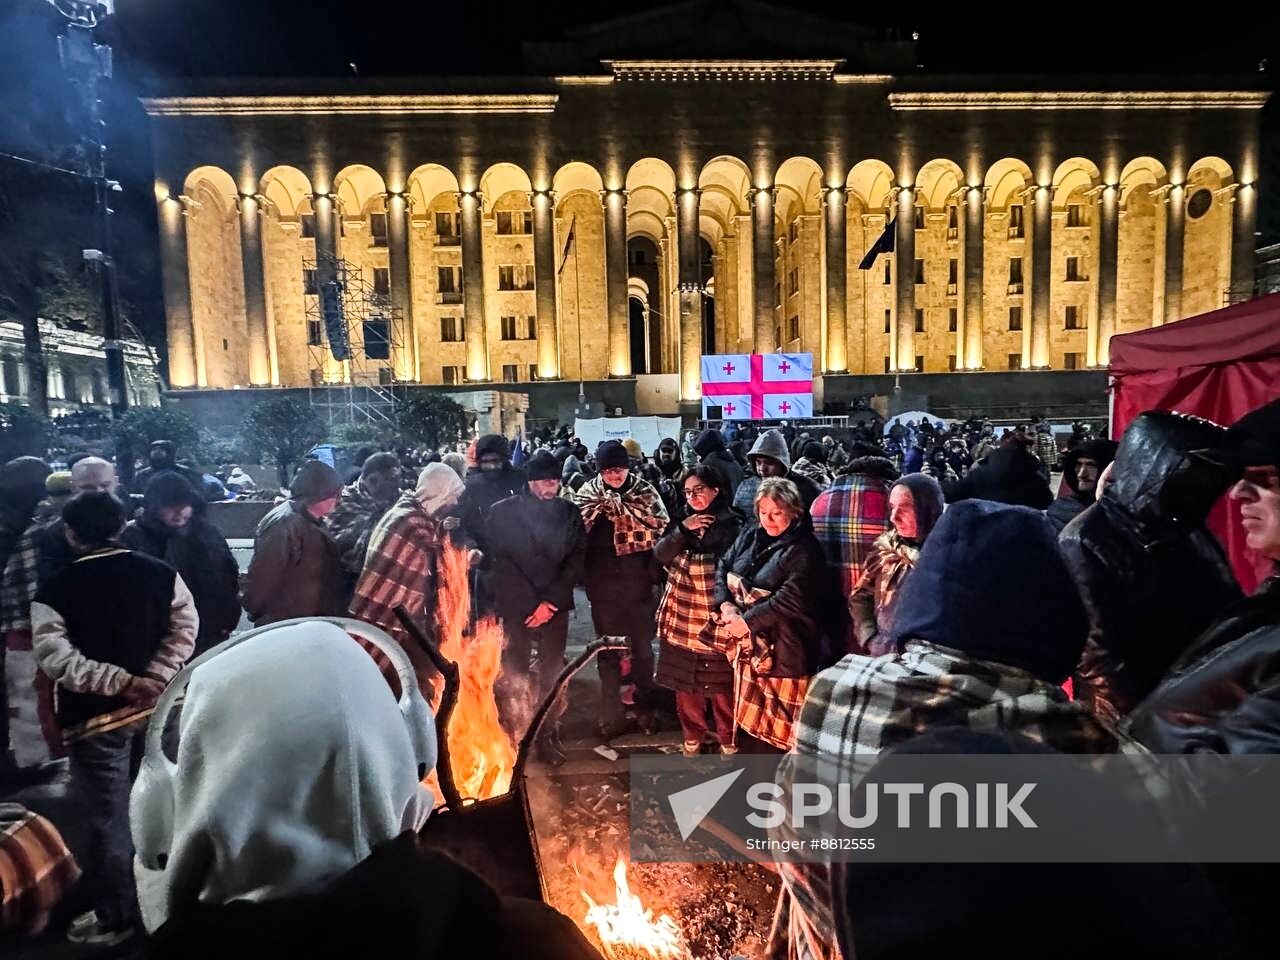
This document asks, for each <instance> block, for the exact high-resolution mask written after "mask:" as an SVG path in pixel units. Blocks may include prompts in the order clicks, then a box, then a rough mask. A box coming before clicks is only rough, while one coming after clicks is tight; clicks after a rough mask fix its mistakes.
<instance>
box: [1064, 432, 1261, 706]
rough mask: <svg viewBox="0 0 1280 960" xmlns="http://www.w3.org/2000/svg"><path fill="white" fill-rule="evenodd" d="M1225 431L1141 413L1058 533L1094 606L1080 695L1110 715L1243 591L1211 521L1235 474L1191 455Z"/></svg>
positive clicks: (1150, 686) (1138, 694)
mask: <svg viewBox="0 0 1280 960" xmlns="http://www.w3.org/2000/svg"><path fill="white" fill-rule="evenodd" d="M1225 435H1226V430H1225V429H1224V428H1223V427H1220V426H1218V425H1216V424H1213V423H1210V422H1209V421H1207V420H1199V419H1197V418H1194V417H1186V416H1181V415H1179V414H1172V413H1144V414H1142V415H1141V416H1140V417H1138V418H1137V419H1136V420H1134V422H1133V423H1132V424H1130V426H1129V429H1128V430H1126V431H1125V434H1124V437H1123V438H1122V439H1121V441H1120V447H1119V450H1118V451H1117V453H1116V459H1115V466H1114V468H1113V476H1112V478H1111V481H1110V482H1109V483H1108V484H1107V486H1106V488H1105V490H1104V491H1103V495H1102V498H1101V499H1100V500H1098V502H1097V503H1095V504H1094V505H1093V506H1092V507H1090V508H1088V509H1087V510H1085V511H1084V512H1083V513H1082V514H1080V516H1078V517H1076V518H1075V519H1074V520H1072V521H1071V522H1070V523H1069V524H1067V526H1066V528H1065V529H1064V530H1063V531H1062V534H1061V536H1060V538H1059V543H1060V545H1061V547H1062V550H1063V553H1064V554H1065V555H1066V558H1067V565H1068V566H1069V567H1070V569H1071V573H1072V576H1074V577H1075V579H1076V582H1077V583H1078V584H1079V586H1080V589H1081V591H1082V593H1083V595H1084V601H1085V607H1086V609H1087V610H1088V612H1089V642H1088V643H1087V644H1086V646H1085V652H1084V655H1083V657H1082V658H1081V662H1080V667H1079V669H1078V671H1077V673H1076V680H1075V693H1076V697H1077V698H1078V699H1081V700H1084V701H1085V702H1086V703H1088V704H1089V705H1090V706H1091V707H1092V708H1093V710H1094V711H1095V712H1096V713H1098V715H1099V716H1101V717H1103V718H1104V719H1108V720H1112V721H1114V720H1115V719H1116V718H1117V717H1119V716H1123V715H1125V714H1127V713H1129V711H1131V710H1132V709H1133V708H1134V706H1136V705H1137V703H1138V702H1139V701H1141V700H1142V699H1143V698H1144V697H1146V696H1147V695H1148V694H1149V693H1151V691H1152V690H1154V689H1155V687H1156V684H1158V683H1159V682H1160V680H1161V679H1162V678H1163V677H1164V675H1165V674H1166V673H1167V672H1168V670H1169V668H1170V667H1171V666H1172V665H1173V664H1174V662H1175V661H1176V660H1177V659H1178V657H1179V655H1180V654H1182V652H1183V651H1184V650H1185V649H1186V648H1187V646H1188V645H1189V644H1190V643H1191V641H1192V640H1194V639H1195V638H1196V637H1197V636H1199V635H1200V633H1201V632H1202V631H1203V630H1204V629H1205V628H1206V627H1208V626H1209V624H1211V623H1212V622H1214V621H1215V620H1216V619H1217V618H1218V617H1219V616H1221V614H1222V613H1223V611H1224V610H1225V609H1226V608H1227V607H1228V606H1229V605H1231V604H1232V603H1234V602H1235V601H1237V600H1239V599H1240V597H1241V592H1240V587H1239V585H1238V584H1237V583H1236V580H1235V577H1234V576H1233V575H1232V573H1231V567H1230V565H1229V563H1228V562H1227V557H1226V554H1225V553H1224V552H1223V549H1222V546H1221V545H1220V544H1219V543H1218V540H1217V538H1216V537H1214V535H1213V534H1212V533H1210V532H1209V529H1208V528H1207V527H1206V526H1205V518H1206V517H1207V516H1208V514H1209V510H1210V509H1211V508H1212V507H1213V505H1214V503H1216V502H1217V500H1218V499H1219V498H1220V497H1221V496H1222V494H1223V493H1224V492H1226V489H1227V486H1228V485H1229V483H1230V481H1231V476H1230V474H1229V473H1228V472H1227V471H1226V470H1224V468H1222V467H1218V466H1215V465H1213V464H1211V463H1209V462H1208V461H1206V460H1202V459H1200V458H1198V457H1193V456H1191V455H1190V452H1191V451H1193V450H1199V449H1203V448H1206V447H1214V446H1220V445H1221V444H1222V442H1223V437H1224V436H1225Z"/></svg>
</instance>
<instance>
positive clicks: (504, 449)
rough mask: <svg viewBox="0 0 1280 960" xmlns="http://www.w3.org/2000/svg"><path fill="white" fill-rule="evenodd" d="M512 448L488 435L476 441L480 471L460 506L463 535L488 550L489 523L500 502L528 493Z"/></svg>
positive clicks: (469, 481) (472, 473)
mask: <svg viewBox="0 0 1280 960" xmlns="http://www.w3.org/2000/svg"><path fill="white" fill-rule="evenodd" d="M510 457H511V447H510V445H509V444H508V443H507V440H506V438H505V437H503V436H502V435H501V434H497V433H487V434H485V435H484V436H483V437H481V438H480V439H479V440H477V441H476V467H475V469H474V470H472V471H470V472H469V473H468V474H467V489H466V490H464V491H463V493H462V500H461V501H459V503H458V517H459V519H460V520H461V521H462V531H463V533H464V534H466V536H467V537H468V538H469V539H470V540H471V541H472V542H473V543H475V545H476V546H477V547H479V548H480V549H481V550H484V549H485V540H484V535H485V521H487V520H488V518H489V511H490V510H491V509H493V505H494V504H495V503H497V502H498V501H499V500H505V499H507V498H508V497H514V496H515V495H516V494H519V493H524V492H525V491H526V490H527V489H528V488H527V487H526V486H525V482H524V474H523V473H521V472H520V471H519V470H517V469H516V468H515V467H513V466H512V465H511V459H510Z"/></svg>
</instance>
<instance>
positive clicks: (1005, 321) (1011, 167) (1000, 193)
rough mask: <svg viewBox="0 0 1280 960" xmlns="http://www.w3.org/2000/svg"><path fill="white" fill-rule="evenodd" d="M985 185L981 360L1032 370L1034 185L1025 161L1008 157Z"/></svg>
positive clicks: (993, 168) (995, 166)
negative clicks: (1031, 270)
mask: <svg viewBox="0 0 1280 960" xmlns="http://www.w3.org/2000/svg"><path fill="white" fill-rule="evenodd" d="M983 185H984V187H985V190H986V198H987V203H986V216H985V218H984V219H985V221H986V222H985V223H984V236H983V244H982V248H983V291H982V292H983V305H984V309H983V318H982V356H983V358H984V363H985V365H986V367H987V369H989V370H1006V369H1019V370H1020V369H1022V368H1024V367H1029V366H1030V365H1031V274H1030V271H1029V269H1028V268H1029V265H1030V262H1031V244H1030V237H1031V218H1032V203H1031V199H1032V198H1031V196H1030V190H1032V189H1033V188H1034V186H1035V179H1034V178H1033V177H1032V175H1031V168H1030V167H1029V166H1028V165H1027V164H1026V162H1025V161H1023V160H1020V159H1017V158H1014V157H1004V158H1002V159H1000V160H997V161H996V162H995V163H993V164H992V165H991V167H990V168H988V170H987V174H986V177H985V178H984V180H983ZM1015 326H1016V327H1017V329H1014V327H1015Z"/></svg>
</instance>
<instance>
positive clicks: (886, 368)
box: [884, 355, 889, 373]
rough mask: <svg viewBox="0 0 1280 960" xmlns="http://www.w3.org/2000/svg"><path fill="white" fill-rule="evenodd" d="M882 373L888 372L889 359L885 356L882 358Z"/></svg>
mask: <svg viewBox="0 0 1280 960" xmlns="http://www.w3.org/2000/svg"><path fill="white" fill-rule="evenodd" d="M884 372H885V373H888V372H889V357H888V356H887V355H886V356H885V358H884Z"/></svg>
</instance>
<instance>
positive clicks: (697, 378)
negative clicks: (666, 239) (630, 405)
mask: <svg viewBox="0 0 1280 960" xmlns="http://www.w3.org/2000/svg"><path fill="white" fill-rule="evenodd" d="M701 194H702V191H701V190H698V189H697V188H686V189H680V190H677V191H676V230H677V233H678V237H679V241H678V250H677V256H678V257H679V258H680V285H679V290H680V399H681V400H682V401H693V400H697V399H699V398H700V397H701V396H702V371H701V358H702V277H701V275H700V274H701V270H700V263H699V261H700V257H699V256H698V238H699V233H698V213H699V197H700V196H701Z"/></svg>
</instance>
